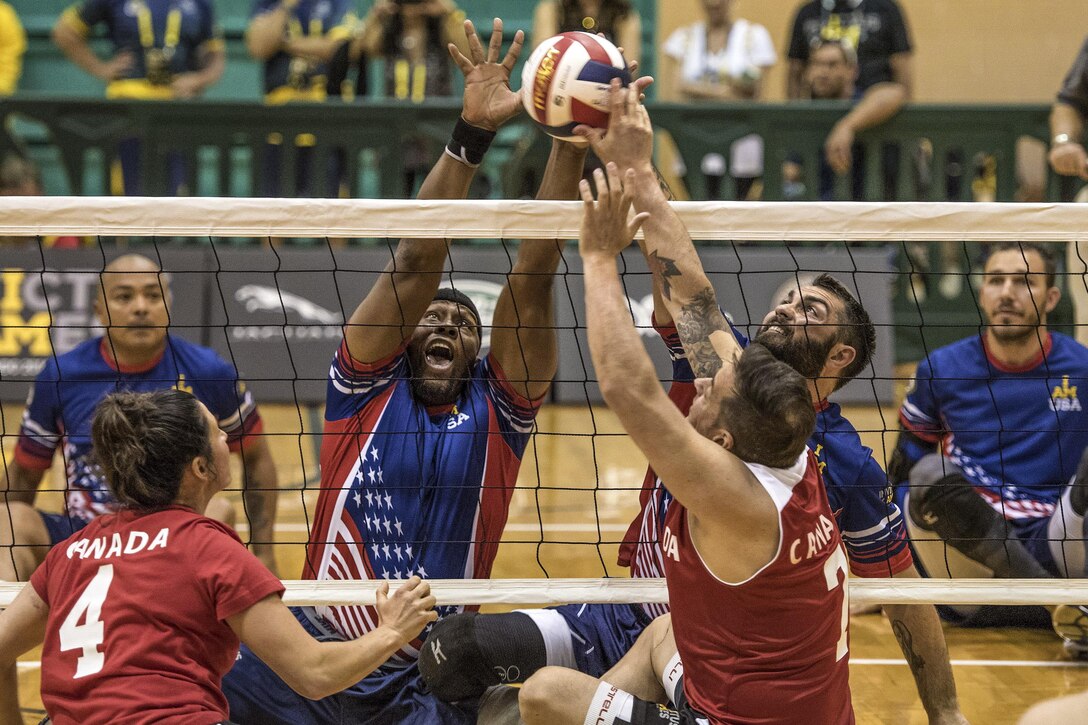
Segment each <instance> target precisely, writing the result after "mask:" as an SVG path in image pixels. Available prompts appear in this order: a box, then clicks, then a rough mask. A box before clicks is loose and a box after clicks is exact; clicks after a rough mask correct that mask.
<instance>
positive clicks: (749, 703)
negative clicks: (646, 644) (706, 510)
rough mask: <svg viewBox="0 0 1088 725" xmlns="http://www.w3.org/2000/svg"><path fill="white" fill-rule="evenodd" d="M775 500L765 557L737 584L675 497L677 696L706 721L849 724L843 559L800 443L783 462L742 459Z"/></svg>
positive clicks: (670, 538) (669, 543)
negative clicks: (707, 554)
mask: <svg viewBox="0 0 1088 725" xmlns="http://www.w3.org/2000/svg"><path fill="white" fill-rule="evenodd" d="M748 468H749V469H750V470H751V471H752V473H753V475H755V477H756V479H757V480H758V481H759V482H760V483H761V484H762V485H763V488H764V489H765V490H766V491H767V493H768V494H769V495H770V497H771V499H772V500H773V501H774V503H775V506H776V507H777V508H778V517H779V531H780V536H779V545H778V552H777V553H776V554H775V556H774V558H773V559H772V560H771V561H770V563H768V564H767V565H766V566H764V567H763V568H762V569H760V570H759V571H758V572H756V573H755V574H754V575H752V576H751V577H750V578H749V579H748V580H746V581H744V582H741V583H738V584H728V583H726V582H723V581H721V580H720V579H718V578H717V577H716V576H714V574H712V573H711V572H710V571H709V570H708V569H707V568H706V565H705V564H704V563H703V559H702V558H701V556H700V555H699V552H698V550H697V549H696V547H695V544H694V542H693V541H692V539H691V530H690V528H689V525H688V516H687V511H686V509H685V508H684V507H683V506H682V505H680V502H679V501H673V502H672V504H671V505H670V506H669V509H668V513H667V514H666V519H665V534H664V540H663V541H662V548H663V552H664V555H665V575H666V577H667V580H668V585H669V602H670V604H671V606H672V625H673V631H674V633H675V635H676V647H677V649H678V650H679V652H680V659H681V660H682V661H683V663H684V694H685V695H686V697H687V699H688V702H689V703H690V704H691V706H692V707H693V708H695V709H696V710H698V711H699V712H701V713H702V714H703V715H705V716H707V717H708V718H710V720H711V722H713V723H729V725H771V724H772V723H773V724H774V725H812V724H813V723H820V725H850V724H852V723H853V722H854V712H853V708H852V707H851V704H850V686H849V682H848V678H849V669H848V661H849V657H848V639H847V624H848V623H849V618H848V611H849V603H848V599H847V593H846V579H847V573H846V572H847V562H846V553H845V552H844V551H843V547H842V539H841V537H840V536H839V530H838V528H837V527H836V526H835V523H834V520H833V519H832V515H831V509H830V507H829V506H828V503H827V495H826V494H825V493H824V486H823V482H822V481H821V480H820V474H819V468H818V467H817V465H816V461H815V458H814V457H813V454H812V452H811V451H808V450H806V451H805V452H804V453H803V454H802V455H801V456H800V457H799V458H798V459H797V462H796V463H795V464H794V465H793V466H792V467H791V468H788V469H775V468H767V467H766V466H760V465H757V464H748Z"/></svg>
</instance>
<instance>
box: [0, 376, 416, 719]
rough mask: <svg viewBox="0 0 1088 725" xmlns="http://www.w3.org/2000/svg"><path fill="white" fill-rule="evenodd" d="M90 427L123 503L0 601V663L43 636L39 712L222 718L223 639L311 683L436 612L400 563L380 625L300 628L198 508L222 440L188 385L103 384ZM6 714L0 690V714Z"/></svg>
mask: <svg viewBox="0 0 1088 725" xmlns="http://www.w3.org/2000/svg"><path fill="white" fill-rule="evenodd" d="M91 435H92V439H93V444H94V449H95V451H96V452H97V458H98V461H99V464H100V465H101V466H102V469H103V472H104V474H105V476H106V479H107V480H108V481H109V485H110V489H111V490H112V492H113V494H114V496H116V497H117V499H118V501H120V502H122V504H124V506H125V508H123V509H122V510H121V511H119V512H118V513H116V514H113V515H109V516H102V517H99V518H98V519H96V520H95V521H94V522H92V523H91V524H90V525H88V526H87V527H86V528H85V529H83V530H82V531H80V532H78V533H77V534H75V535H74V536H72V537H71V538H69V539H68V540H66V541H64V542H62V543H61V544H59V545H58V546H56V547H54V548H53V549H52V551H50V553H49V555H48V556H47V557H46V559H45V562H44V563H43V564H42V566H41V567H40V568H39V569H38V570H37V571H36V572H35V573H34V575H33V576H32V577H31V580H30V585H29V586H27V587H25V588H24V589H23V591H22V592H20V594H19V595H18V597H16V599H15V601H14V602H13V603H12V606H11V607H10V608H9V609H7V610H6V611H3V612H0V671H3V669H2V668H3V667H4V666H10V665H11V663H13V662H14V660H15V658H16V657H18V656H19V655H20V654H22V653H23V652H26V651H27V650H28V649H30V648H31V647H33V646H35V645H36V644H38V643H41V642H43V638H44V644H43V648H42V670H41V671H42V676H41V686H42V702H43V703H44V704H45V708H46V711H47V712H48V713H49V716H50V717H51V718H52V721H53V723H54V725H67V724H69V723H71V724H76V723H90V722H110V723H131V724H133V725H136V724H143V723H152V722H154V723H176V724H178V725H180V724H181V723H185V724H186V725H190V724H191V725H202V724H203V725H209V724H211V723H221V722H225V721H226V720H227V718H228V713H227V701H226V699H225V698H224V697H223V694H222V692H221V690H220V683H221V680H222V677H223V674H224V673H225V672H226V671H227V670H228V669H229V668H230V667H231V665H232V664H233V663H234V660H235V657H236V656H237V653H238V644H239V640H241V641H244V642H245V643H246V644H247V645H248V646H249V647H250V648H251V649H252V650H253V651H254V652H255V653H256V654H257V655H258V656H259V657H261V658H262V659H263V660H264V661H265V662H266V663H267V664H268V665H269V666H270V667H271V668H272V669H273V670H275V671H276V673H277V674H279V675H280V676H281V677H282V678H283V679H284V680H285V681H286V682H287V683H288V684H290V685H291V687H292V688H294V689H295V690H297V691H298V692H299V693H301V694H302V695H304V696H306V697H310V698H320V697H324V696H326V695H328V694H331V693H334V692H338V691H340V690H342V689H344V688H345V687H347V686H349V685H351V684H353V683H355V682H357V681H358V680H360V679H361V678H363V677H364V676H365V675H367V674H369V673H370V672H371V671H372V670H374V669H376V668H377V667H379V666H380V665H381V664H382V663H383V662H385V660H386V659H387V658H388V657H389V656H390V655H391V654H392V653H393V652H395V651H396V650H397V649H398V648H399V647H401V646H402V645H404V644H405V643H406V642H409V641H411V640H412V639H414V638H415V637H417V636H418V635H419V633H420V632H421V631H422V629H423V627H424V626H425V625H426V624H427V623H428V622H431V621H434V620H435V619H436V617H437V615H436V613H435V611H434V603H435V599H434V597H433V596H431V595H430V588H429V586H428V585H427V584H426V583H425V582H422V581H421V580H419V579H418V578H416V577H413V578H412V579H409V580H408V581H407V582H405V584H404V585H403V586H402V587H401V588H400V589H399V590H397V592H395V593H394V594H393V595H392V596H389V595H388V592H389V587H388V584H384V585H383V586H382V588H381V589H380V590H379V591H378V604H377V609H378V614H379V619H380V626H379V627H378V628H377V629H375V630H373V631H371V632H369V633H368V634H366V635H364V636H363V637H360V638H359V639H356V640H353V641H350V642H318V641H317V640H315V639H314V638H313V637H311V636H310V635H309V634H307V633H306V632H305V631H304V630H303V628H302V626H301V625H300V624H299V623H298V621H297V620H296V619H295V617H294V615H292V614H291V612H290V610H289V609H288V608H287V607H286V606H284V604H283V602H282V601H281V600H280V597H281V595H282V594H283V591H284V587H283V584H282V583H281V582H280V581H279V579H277V578H276V577H275V576H273V575H272V574H271V573H270V572H269V571H268V570H267V569H266V568H265V567H264V566H263V565H262V564H261V563H260V562H259V561H258V560H257V558H256V557H255V556H254V555H253V554H251V553H250V552H249V551H247V550H246V548H245V547H244V546H243V545H242V543H241V541H240V540H239V539H238V537H237V536H236V535H235V534H234V532H233V531H232V530H231V529H230V528H228V527H226V526H224V525H222V524H220V523H218V522H216V521H213V520H212V519H209V518H206V517H204V516H203V515H202V512H203V511H204V507H205V506H206V505H207V503H208V501H209V500H210V499H211V497H212V496H213V495H215V494H216V493H218V492H219V491H221V490H223V488H224V487H225V486H226V485H227V484H228V483H229V482H230V466H229V451H228V449H227V435H226V433H224V432H223V431H221V430H220V429H219V428H218V426H217V424H216V421H215V418H214V417H213V416H212V414H211V413H210V412H208V409H207V408H205V407H204V405H203V404H202V403H200V402H198V401H197V400H196V398H194V397H193V396H192V395H189V394H188V393H184V392H180V391H178V390H161V391H156V392H153V393H119V394H115V395H111V396H109V397H107V398H106V399H104V400H103V401H102V403H101V404H100V405H99V406H98V409H97V410H96V411H95V418H94V423H93V425H92V431H91ZM5 707H8V708H9V709H10V710H12V711H11V712H9V711H8V710H5V709H4V708H5ZM19 717H20V716H19V713H18V711H17V708H16V707H14V706H13V705H9V704H8V703H0V722H19V721H20V720H19Z"/></svg>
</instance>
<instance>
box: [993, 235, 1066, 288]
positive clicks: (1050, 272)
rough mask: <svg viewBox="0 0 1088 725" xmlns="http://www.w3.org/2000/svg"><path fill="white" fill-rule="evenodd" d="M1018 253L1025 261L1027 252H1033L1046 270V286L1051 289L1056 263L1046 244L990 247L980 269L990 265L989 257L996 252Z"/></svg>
mask: <svg viewBox="0 0 1088 725" xmlns="http://www.w3.org/2000/svg"><path fill="white" fill-rule="evenodd" d="M1013 251H1015V252H1019V253H1020V256H1021V257H1023V258H1024V259H1025V261H1026V260H1027V254H1028V252H1035V253H1036V254H1038V255H1039V257H1040V258H1041V259H1042V260H1043V269H1045V270H1046V286H1047V287H1053V286H1054V283H1055V281H1056V280H1057V278H1058V261H1057V259H1055V257H1054V252H1052V251H1050V246H1049V245H1046V244H1037V243H1035V242H1000V243H998V244H994V245H992V246H991V247H990V249H989V251H987V252H986V259H984V260H983V261H982V268H983V269H986V265H987V264H989V263H990V257H992V256H994V255H995V254H997V253H998V252H1013Z"/></svg>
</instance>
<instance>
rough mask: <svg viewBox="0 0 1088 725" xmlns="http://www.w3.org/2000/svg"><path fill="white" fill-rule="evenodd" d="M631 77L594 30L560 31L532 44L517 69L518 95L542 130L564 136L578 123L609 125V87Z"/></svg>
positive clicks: (569, 138) (573, 138)
mask: <svg viewBox="0 0 1088 725" xmlns="http://www.w3.org/2000/svg"><path fill="white" fill-rule="evenodd" d="M613 78H619V79H620V82H621V83H623V85H625V86H626V85H627V84H628V83H630V82H631V74H630V73H629V72H628V70H627V61H625V60H624V59H623V54H622V53H620V50H619V48H617V47H616V46H615V45H613V44H612V43H611V42H609V41H608V40H606V39H605V38H603V37H601V36H599V35H593V34H592V33H583V32H580V31H577V32H570V33H560V34H559V35H556V36H554V37H551V38H548V39H547V40H545V41H544V42H543V43H541V44H540V45H538V46H537V48H536V50H534V51H533V54H532V55H531V56H529V60H527V61H526V62H525V67H524V68H523V69H522V73H521V89H522V93H521V100H522V103H524V104H525V109H526V110H527V111H528V112H529V117H530V118H532V119H533V120H534V121H536V123H537V124H538V125H540V127H541V128H543V129H544V131H545V132H546V133H548V134H549V135H551V136H555V137H556V138H560V139H563V140H565V141H574V142H583V143H584V141H585V140H584V139H583V138H582V137H581V136H575V135H574V128H575V126H578V125H579V124H583V123H584V124H585V125H587V126H593V127H595V128H604V127H605V126H607V125H608V86H609V84H610V83H611V82H612V79H613Z"/></svg>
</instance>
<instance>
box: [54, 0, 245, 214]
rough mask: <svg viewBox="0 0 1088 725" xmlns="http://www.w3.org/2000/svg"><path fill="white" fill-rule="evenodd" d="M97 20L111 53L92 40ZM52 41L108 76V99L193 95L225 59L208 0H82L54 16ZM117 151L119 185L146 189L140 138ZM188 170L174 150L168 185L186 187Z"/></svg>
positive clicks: (219, 72) (214, 78)
mask: <svg viewBox="0 0 1088 725" xmlns="http://www.w3.org/2000/svg"><path fill="white" fill-rule="evenodd" d="M98 25H102V26H104V27H105V28H106V33H107V35H108V36H109V40H110V43H111V44H112V46H113V55H112V57H110V58H109V59H108V60H103V59H102V58H99V57H98V55H97V54H96V53H95V52H94V51H93V50H92V49H91V47H90V45H89V44H88V41H87V38H88V36H89V35H90V33H91V31H92V30H93V29H94V28H95V27H96V26H98ZM53 42H54V43H56V44H57V47H58V48H60V49H61V51H63V52H64V54H65V55H66V56H67V57H68V59H69V60H71V61H72V62H73V63H75V64H76V65H78V66H79V67H80V68H82V69H83V70H85V71H87V72H88V73H90V74H91V75H92V76H94V77H95V78H98V79H99V80H102V81H104V82H105V83H106V97H107V98H125V99H144V100H168V99H179V100H184V99H189V98H196V97H198V96H200V95H202V94H203V93H204V91H206V90H207V89H208V88H209V87H210V86H212V85H214V84H215V83H217V82H218V81H219V79H220V78H221V77H222V76H223V69H224V68H225V66H226V57H227V56H226V48H225V46H224V43H223V38H222V35H221V33H220V32H219V30H218V29H217V28H216V25H215V14H214V11H213V6H212V2H211V0H190V1H189V2H183V3H178V2H174V1H173V0H132V1H130V0H82V1H81V2H78V3H77V4H75V5H73V6H72V7H70V8H68V9H67V10H65V11H64V13H63V14H62V15H61V16H60V18H59V19H58V20H57V22H56V24H55V25H54V26H53ZM118 156H119V157H120V162H121V175H122V181H121V183H120V184H117V183H115V185H114V186H115V189H114V191H115V192H119V191H120V190H121V189H123V191H124V193H125V194H128V195H139V194H141V193H143V183H142V180H141V178H140V176H139V161H140V147H139V141H138V140H137V139H135V138H132V139H126V140H125V141H123V142H121V144H119V146H118ZM185 172H186V170H185V164H184V161H183V160H182V158H181V157H180V156H172V157H171V159H170V172H169V173H170V183H169V186H170V188H171V190H172V191H173V192H174V193H179V192H181V191H183V188H184V184H185ZM118 187H120V188H118Z"/></svg>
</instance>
